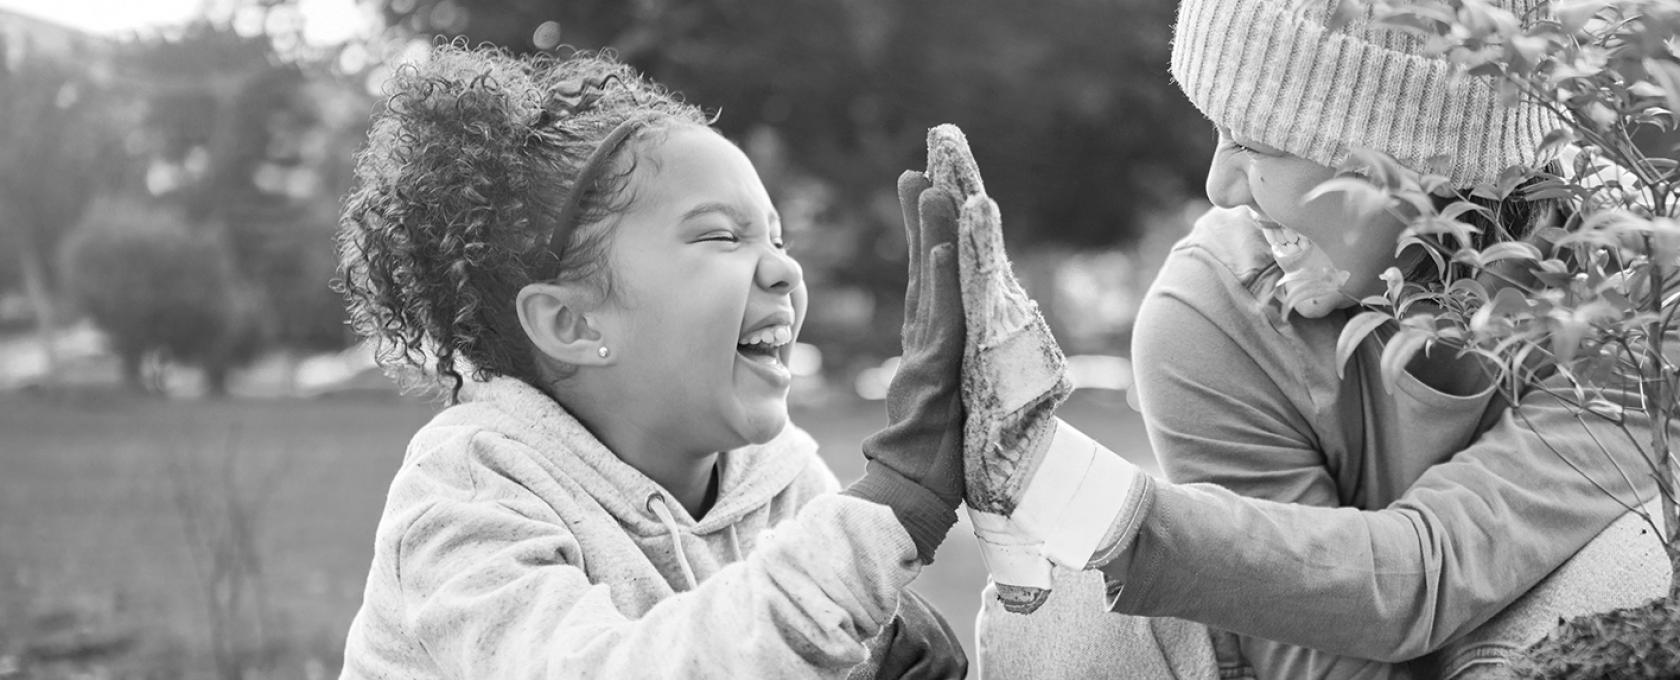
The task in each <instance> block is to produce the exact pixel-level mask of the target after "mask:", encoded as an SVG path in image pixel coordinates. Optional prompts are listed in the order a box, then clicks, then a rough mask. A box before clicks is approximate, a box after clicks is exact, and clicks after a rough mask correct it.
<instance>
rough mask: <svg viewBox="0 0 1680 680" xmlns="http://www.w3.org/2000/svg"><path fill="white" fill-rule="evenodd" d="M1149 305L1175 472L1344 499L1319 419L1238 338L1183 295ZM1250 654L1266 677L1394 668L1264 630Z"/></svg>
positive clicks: (1151, 351) (1166, 461)
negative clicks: (1298, 406)
mask: <svg viewBox="0 0 1680 680" xmlns="http://www.w3.org/2000/svg"><path fill="white" fill-rule="evenodd" d="M1145 305H1146V306H1145V308H1144V309H1143V310H1141V313H1140V315H1139V320H1140V323H1139V325H1138V329H1137V331H1136V334H1135V335H1134V336H1133V341H1132V342H1133V344H1132V353H1133V359H1134V361H1135V366H1136V369H1135V370H1136V371H1137V374H1138V387H1137V392H1138V401H1139V404H1140V406H1141V408H1142V410H1143V412H1144V413H1145V414H1146V416H1145V418H1146V422H1147V424H1148V432H1149V438H1150V444H1151V446H1152V447H1153V450H1154V451H1155V455H1156V457H1157V459H1158V460H1159V461H1160V463H1161V466H1162V468H1163V469H1164V470H1165V471H1166V473H1167V477H1168V479H1170V480H1172V481H1174V482H1179V483H1195V482H1203V483H1213V484H1217V485H1219V486H1221V487H1224V488H1226V489H1229V490H1231V491H1234V492H1236V493H1237V494H1240V495H1242V496H1247V497H1250V498H1264V499H1268V500H1274V501H1280V502H1285V503H1298V504H1303V505H1316V506H1323V507H1335V506H1337V505H1339V504H1340V503H1339V502H1338V494H1337V489H1336V483H1335V481H1334V480H1333V479H1332V478H1331V474H1330V471H1329V469H1328V466H1327V463H1326V460H1325V457H1324V455H1323V454H1321V453H1320V452H1319V450H1318V448H1316V447H1314V446H1313V445H1312V443H1311V442H1312V439H1311V434H1310V433H1311V426H1310V425H1309V424H1308V423H1307V422H1306V421H1305V419H1304V418H1302V416H1301V415H1300V413H1299V412H1298V411H1296V410H1295V409H1293V408H1292V407H1290V405H1289V404H1290V402H1289V400H1288V399H1287V398H1286V397H1285V395H1284V394H1283V392H1282V389H1281V387H1280V386H1279V385H1277V384H1276V383H1275V382H1274V381H1273V380H1272V378H1271V377H1269V376H1268V375H1267V374H1266V372H1265V371H1264V370H1263V369H1261V368H1260V366H1259V365H1257V364H1256V363H1255V361H1254V360H1253V358H1252V357H1250V356H1249V355H1248V353H1247V352H1246V351H1244V350H1243V348H1242V347H1241V346H1240V345H1239V343H1237V342H1236V341H1235V340H1233V339H1232V338H1230V337H1228V336H1227V335H1225V333H1224V332H1223V331H1222V330H1221V329H1220V328H1219V327H1218V326H1217V325H1216V324H1214V323H1213V322H1212V321H1211V320H1209V319H1207V318H1206V317H1204V316H1203V315H1202V314H1200V313H1199V312H1197V311H1196V310H1195V309H1193V308H1191V307H1190V306H1189V305H1187V304H1185V303H1184V302H1182V301H1180V300H1179V299H1177V298H1175V297H1172V296H1168V295H1157V296H1152V297H1151V298H1150V299H1149V301H1148V302H1146V303H1145ZM1296 616H1297V617H1298V616H1299V614H1297V615H1296ZM1281 618H1284V619H1287V618H1296V617H1281ZM1215 634H1218V633H1215ZM1242 651H1243V654H1244V656H1245V657H1246V660H1247V662H1248V663H1249V665H1251V666H1252V667H1253V668H1254V670H1255V671H1256V672H1257V673H1258V675H1259V677H1261V678H1301V679H1302V680H1310V679H1321V680H1332V679H1334V680H1352V679H1354V678H1358V679H1360V680H1378V679H1380V678H1388V677H1393V676H1394V674H1395V670H1396V669H1395V668H1394V667H1393V665H1392V664H1389V663H1386V662H1382V661H1375V660H1372V659H1362V658H1357V657H1351V656H1340V655H1336V654H1330V653H1327V652H1322V651H1318V650H1315V649H1311V648H1307V647H1300V646H1296V645H1290V644H1286V643H1282V642H1275V641H1272V640H1268V639H1264V638H1257V637H1248V638H1245V639H1244V640H1243V641H1242Z"/></svg>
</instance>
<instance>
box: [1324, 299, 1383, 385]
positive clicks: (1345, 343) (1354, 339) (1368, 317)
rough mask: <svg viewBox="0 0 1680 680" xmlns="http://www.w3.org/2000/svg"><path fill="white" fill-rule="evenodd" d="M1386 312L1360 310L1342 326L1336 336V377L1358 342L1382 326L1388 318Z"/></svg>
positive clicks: (1340, 373)
mask: <svg viewBox="0 0 1680 680" xmlns="http://www.w3.org/2000/svg"><path fill="white" fill-rule="evenodd" d="M1389 318H1390V317H1389V315H1388V313H1387V312H1376V311H1366V312H1360V313H1359V315H1358V316H1355V317H1353V319H1352V320H1350V321H1348V322H1347V325H1344V326H1342V334H1341V336H1340V337H1338V338H1336V377H1338V378H1340V377H1342V375H1343V372H1344V371H1345V370H1346V368H1347V362H1348V359H1351V358H1353V351H1354V350H1356V349H1358V348H1359V343H1361V342H1364V341H1365V337H1366V336H1368V335H1370V334H1371V332H1372V331H1375V330H1377V329H1378V328H1380V327H1382V325H1383V324H1384V323H1385V322H1387V321H1388V320H1389Z"/></svg>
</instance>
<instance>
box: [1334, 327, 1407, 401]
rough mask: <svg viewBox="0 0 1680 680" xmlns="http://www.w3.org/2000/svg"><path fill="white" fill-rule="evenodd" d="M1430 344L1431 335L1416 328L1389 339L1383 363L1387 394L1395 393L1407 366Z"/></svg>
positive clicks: (1400, 332) (1405, 329)
mask: <svg viewBox="0 0 1680 680" xmlns="http://www.w3.org/2000/svg"><path fill="white" fill-rule="evenodd" d="M1428 342H1429V333H1427V332H1425V331H1420V330H1417V329H1415V328H1401V329H1400V331H1399V332H1397V333H1395V334H1394V337H1392V338H1389V339H1388V345H1387V346H1385V347H1383V353H1382V362H1381V363H1382V376H1383V390H1384V391H1385V392H1388V393H1389V394H1393V393H1394V386H1395V385H1397V384H1399V382H1400V378H1401V376H1402V375H1404V374H1405V372H1406V365H1407V364H1409V363H1411V361H1412V357H1413V356H1416V355H1417V353H1418V351H1419V350H1422V349H1423V347H1424V345H1425V344H1426V343H1428ZM1337 344H1340V343H1337Z"/></svg>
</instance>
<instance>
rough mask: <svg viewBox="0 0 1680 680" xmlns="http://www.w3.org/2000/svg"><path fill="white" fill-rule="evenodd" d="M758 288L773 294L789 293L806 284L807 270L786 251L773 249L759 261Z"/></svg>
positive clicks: (756, 275) (756, 276)
mask: <svg viewBox="0 0 1680 680" xmlns="http://www.w3.org/2000/svg"><path fill="white" fill-rule="evenodd" d="M755 278H756V279H757V281H758V287H760V288H763V289H765V290H767V291H770V292H772V293H784V294H785V293H789V292H791V291H793V290H794V289H795V288H798V287H799V286H801V285H803V284H804V283H805V270H804V268H802V267H800V266H799V261H798V260H795V259H793V256H791V255H788V253H787V251H786V250H782V249H779V248H778V249H773V250H771V251H770V252H769V253H767V254H766V255H765V256H764V257H762V258H760V259H759V261H758V272H757V273H756V274H755Z"/></svg>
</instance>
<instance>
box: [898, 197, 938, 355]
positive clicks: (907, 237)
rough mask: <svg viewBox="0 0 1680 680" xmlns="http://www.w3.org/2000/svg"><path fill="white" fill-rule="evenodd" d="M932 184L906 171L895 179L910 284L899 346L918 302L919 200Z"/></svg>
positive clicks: (920, 266) (920, 232) (920, 269)
mask: <svg viewBox="0 0 1680 680" xmlns="http://www.w3.org/2000/svg"><path fill="white" fill-rule="evenodd" d="M930 186H933V183H932V182H930V181H928V178H927V175H924V174H922V173H920V172H917V171H915V170H905V171H904V174H902V175H899V176H898V208H899V210H900V211H901V212H902V213H903V219H904V243H905V249H906V251H907V252H908V253H909V256H908V261H909V272H910V278H909V281H908V282H906V283H905V288H904V325H903V327H901V328H900V329H899V337H900V338H901V340H900V341H901V342H902V341H904V340H905V339H908V338H909V335H910V329H911V328H912V327H913V326H914V325H915V316H916V307H917V300H918V299H920V295H921V293H920V291H921V280H920V279H921V271H922V252H923V250H924V248H923V244H922V227H921V210H920V208H921V206H920V203H919V200H918V199H919V198H920V196H921V195H922V192H923V191H925V190H926V189H927V188H928V187H930Z"/></svg>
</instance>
